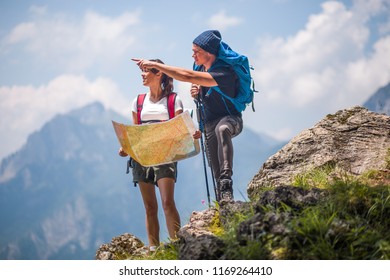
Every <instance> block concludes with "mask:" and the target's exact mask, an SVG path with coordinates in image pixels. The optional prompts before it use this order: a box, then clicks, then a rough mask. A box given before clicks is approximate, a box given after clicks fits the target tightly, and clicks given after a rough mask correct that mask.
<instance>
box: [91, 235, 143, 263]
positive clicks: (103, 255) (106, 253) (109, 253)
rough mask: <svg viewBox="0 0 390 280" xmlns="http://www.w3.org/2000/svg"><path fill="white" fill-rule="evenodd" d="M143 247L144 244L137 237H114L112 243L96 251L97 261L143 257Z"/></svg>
mask: <svg viewBox="0 0 390 280" xmlns="http://www.w3.org/2000/svg"><path fill="white" fill-rule="evenodd" d="M143 247H144V244H143V243H142V241H141V240H139V239H138V238H137V237H136V236H134V235H132V234H129V233H125V234H122V235H120V236H117V237H114V238H113V239H112V240H111V242H110V243H107V244H103V245H101V246H100V247H99V249H98V250H97V251H96V255H95V259H97V260H123V259H126V258H128V257H129V256H132V257H136V256H141V255H142V254H143V250H142V249H143Z"/></svg>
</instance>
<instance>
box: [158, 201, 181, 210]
mask: <svg viewBox="0 0 390 280" xmlns="http://www.w3.org/2000/svg"><path fill="white" fill-rule="evenodd" d="M161 203H162V207H163V209H164V212H166V213H172V212H176V211H177V209H176V204H175V201H173V200H172V199H162V201H161Z"/></svg>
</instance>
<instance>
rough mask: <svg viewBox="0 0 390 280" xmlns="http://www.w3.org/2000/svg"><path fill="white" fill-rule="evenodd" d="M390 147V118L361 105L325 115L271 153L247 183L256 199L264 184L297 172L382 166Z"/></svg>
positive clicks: (359, 171) (273, 183)
mask: <svg viewBox="0 0 390 280" xmlns="http://www.w3.org/2000/svg"><path fill="white" fill-rule="evenodd" d="M389 148H390V117H389V116H387V115H383V114H377V113H374V112H371V111H369V110H367V109H365V108H363V107H359V106H356V107H352V108H350V109H345V110H341V111H338V112H336V113H335V114H333V115H327V116H326V117H325V118H324V119H322V120H321V121H320V122H318V123H317V124H316V125H315V126H314V127H312V128H310V129H306V130H304V131H302V132H301V133H300V134H299V135H297V136H296V137H294V138H293V139H292V140H291V141H290V142H289V143H288V144H287V145H285V146H284V147H283V148H282V149H281V150H279V151H278V152H277V153H276V154H275V155H273V156H271V157H270V158H269V159H268V160H267V161H266V162H265V163H264V164H263V166H262V168H261V169H260V171H259V172H258V173H257V174H256V175H255V176H254V177H253V179H252V180H251V181H250V183H249V184H248V188H247V191H248V197H249V198H251V199H255V197H258V195H259V190H260V189H261V188H263V187H276V186H281V185H289V184H291V182H292V180H293V178H294V177H295V176H296V175H297V174H302V173H304V172H307V171H310V170H312V169H314V168H318V167H321V166H325V165H328V164H331V165H334V166H336V167H337V168H339V169H340V170H343V171H345V172H348V173H349V174H351V175H360V174H362V173H364V172H365V171H368V170H372V169H378V170H380V169H383V168H384V167H385V164H386V163H385V158H386V155H387V152H388V149H389Z"/></svg>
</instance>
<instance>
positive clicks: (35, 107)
mask: <svg viewBox="0 0 390 280" xmlns="http://www.w3.org/2000/svg"><path fill="white" fill-rule="evenodd" d="M157 3H158V4H157ZM207 29H218V30H220V31H221V33H222V39H223V40H224V41H225V42H227V43H228V44H229V45H230V46H231V47H232V48H233V49H234V50H236V51H237V52H241V53H243V54H246V55H247V56H248V57H249V59H250V63H251V64H252V65H253V66H254V68H255V70H254V71H253V73H252V74H253V77H254V79H255V82H256V87H257V89H258V90H259V91H260V93H259V94H256V96H255V107H256V112H252V111H251V109H250V108H248V109H246V111H245V112H244V122H245V125H246V126H247V127H250V128H251V129H253V130H255V131H256V132H262V133H266V134H268V135H270V136H273V137H275V138H277V139H279V140H288V139H291V137H293V136H295V135H296V134H298V133H299V132H300V131H302V130H303V129H306V128H309V127H311V126H312V125H314V124H315V123H316V122H317V121H319V120H320V119H321V118H323V117H324V116H325V115H327V114H328V113H334V112H336V111H337V110H339V109H343V108H347V107H351V106H353V105H357V104H362V103H363V102H364V101H366V100H367V98H368V97H369V96H370V95H371V94H372V93H373V92H375V91H376V90H377V89H378V88H379V87H382V86H384V85H386V84H387V83H388V82H389V81H390V63H389V61H390V60H389V58H390V0H349V1H320V0H260V1H259V0H235V1H232V0H225V1H222V0H221V1H210V0H209V1H205V0H198V1H173V0H166V1H163V2H161V1H148V0H146V1H130V0H128V1H121V0H119V1H103V0H84V1H73V0H69V1H59V0H53V1H48V0H46V1H44V0H37V1H27V0H25V1H23V0H20V1H11V0H3V1H1V2H0V60H1V62H2V63H1V64H0V135H1V140H0V141H1V142H0V159H2V158H4V157H5V156H7V155H9V154H10V153H12V152H14V151H16V150H18V149H19V148H20V147H21V146H22V145H23V144H24V143H25V141H26V139H27V136H28V135H29V134H30V133H32V132H33V131H35V130H37V129H39V128H40V127H42V125H43V124H44V123H45V122H46V121H48V120H49V119H50V118H52V117H53V116H54V115H55V114H58V113H66V112H68V111H70V110H72V109H75V108H79V107H81V106H83V105H85V104H87V103H90V102H92V101H100V102H102V103H103V104H104V105H105V106H106V108H110V109H114V110H116V111H118V112H120V113H123V114H128V115H129V117H130V104H131V101H132V99H133V98H134V97H135V96H136V95H137V94H138V93H141V92H145V91H146V90H147V89H146V88H144V87H143V86H142V83H141V77H140V72H139V69H138V68H137V67H136V65H135V64H134V63H133V62H131V61H130V58H132V57H144V58H160V59H162V60H163V61H164V62H165V63H166V64H171V65H176V66H182V67H186V68H190V67H191V66H192V63H193V60H192V57H191V54H192V53H191V45H192V40H193V39H194V38H195V37H196V36H197V35H198V34H200V33H201V32H202V31H204V30H207ZM175 90H176V91H177V92H179V94H180V96H181V97H182V99H183V100H184V103H185V105H186V106H187V107H193V102H192V100H191V98H190V97H189V85H188V84H186V83H178V82H176V83H175Z"/></svg>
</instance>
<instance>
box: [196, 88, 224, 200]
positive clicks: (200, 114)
mask: <svg viewBox="0 0 390 280" xmlns="http://www.w3.org/2000/svg"><path fill="white" fill-rule="evenodd" d="M194 101H195V104H196V110H197V117H198V123H199V129H200V130H201V131H202V132H203V133H202V135H201V146H202V153H203V166H204V172H205V178H206V185H207V193H208V196H209V197H208V198H209V204H210V192H209V186H208V179H207V170H206V159H205V154H206V156H207V162H208V164H209V167H210V171H211V180H212V182H213V187H214V194H215V199H216V200H217V201H218V200H219V198H218V195H217V189H216V186H215V179H214V173H213V170H212V168H211V162H210V155H209V149H208V145H207V142H208V141H207V131H206V127H205V125H204V118H203V112H202V102H201V100H200V96H199V95H198V97H197V100H195V99H194ZM203 134H204V137H205V142H206V149H205V148H204V143H203ZM205 150H206V151H205Z"/></svg>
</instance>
